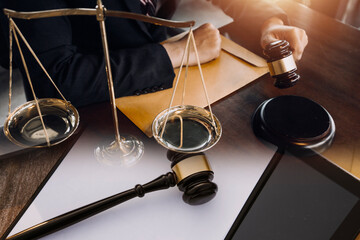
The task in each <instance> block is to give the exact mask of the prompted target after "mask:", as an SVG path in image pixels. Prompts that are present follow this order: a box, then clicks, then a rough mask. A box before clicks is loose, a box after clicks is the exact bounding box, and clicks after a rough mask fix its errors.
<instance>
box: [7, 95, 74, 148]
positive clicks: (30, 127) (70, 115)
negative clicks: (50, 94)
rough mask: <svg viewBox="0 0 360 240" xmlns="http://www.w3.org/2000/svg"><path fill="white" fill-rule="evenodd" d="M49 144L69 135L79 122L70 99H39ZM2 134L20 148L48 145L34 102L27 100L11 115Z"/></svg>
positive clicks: (53, 143)
mask: <svg viewBox="0 0 360 240" xmlns="http://www.w3.org/2000/svg"><path fill="white" fill-rule="evenodd" d="M38 103H39V107H40V111H41V113H42V117H43V120H44V125H45V127H46V130H47V134H48V136H49V140H50V146H52V145H56V144H58V143H60V142H62V141H64V140H65V139H67V138H68V137H70V136H71V135H72V134H73V133H74V132H75V130H76V129H77V127H78V125H79V113H78V111H77V110H76V108H75V107H74V106H73V105H71V104H70V103H69V102H66V101H64V100H61V99H55V98H42V99H38ZM4 134H5V136H6V137H7V138H8V139H9V140H10V141H11V142H13V143H15V144H17V145H19V146H21V147H47V146H48V144H47V141H46V138H45V131H44V129H43V126H42V124H41V120H40V117H39V114H38V111H37V107H36V103H35V101H34V100H33V101H29V102H27V103H25V104H23V105H21V106H19V107H18V108H16V109H15V111H14V112H13V113H12V114H10V116H9V117H8V118H7V120H6V122H5V124H4Z"/></svg>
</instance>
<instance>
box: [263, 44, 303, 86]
mask: <svg viewBox="0 0 360 240" xmlns="http://www.w3.org/2000/svg"><path fill="white" fill-rule="evenodd" d="M264 55H265V56H266V58H267V63H268V67H269V70H270V75H271V76H272V77H273V78H275V82H274V85H275V87H278V88H288V87H292V86H294V85H295V84H296V82H297V81H298V80H299V79H300V76H299V75H298V74H297V73H296V70H297V67H296V64H295V61H294V58H293V55H292V51H291V50H290V44H289V43H288V42H287V41H285V40H279V41H275V42H272V43H270V44H269V45H267V46H266V47H265V49H264Z"/></svg>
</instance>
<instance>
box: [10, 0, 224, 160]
mask: <svg viewBox="0 0 360 240" xmlns="http://www.w3.org/2000/svg"><path fill="white" fill-rule="evenodd" d="M4 13H5V15H6V16H7V17H8V18H9V44H10V47H9V48H10V54H9V56H10V61H9V62H10V63H9V65H10V68H9V72H10V74H9V75H10V76H9V116H8V118H7V120H6V122H5V124H4V133H5V135H6V136H7V138H8V139H9V140H10V141H12V142H14V143H15V144H17V145H19V146H22V147H46V146H48V147H49V146H53V145H56V144H58V143H60V142H62V141H64V140H66V139H67V138H69V137H70V136H71V135H72V134H73V133H74V132H75V130H76V129H77V127H78V125H79V120H80V119H79V114H78V112H77V110H76V108H75V107H74V106H73V105H71V103H70V102H69V101H67V100H66V99H65V97H64V96H63V95H62V93H61V92H60V90H59V89H58V88H57V86H56V84H55V83H54V81H53V80H52V78H51V76H50V75H49V74H48V73H47V71H46V69H45V68H44V66H43V65H42V64H41V62H40V60H39V59H38V57H37V56H36V54H35V52H34V51H33V49H32V48H31V46H30V45H29V43H28V42H27V40H26V39H25V37H24V36H23V34H22V33H21V31H20V29H19V28H18V27H17V25H16V23H15V22H14V20H13V18H20V19H27V20H30V19H37V18H47V17H58V16H70V15H88V16H89V15H90V16H96V19H97V20H98V22H99V24H100V32H101V39H102V46H103V51H104V57H105V63H106V65H105V70H106V75H107V82H108V89H109V95H110V103H111V107H112V117H113V122H114V126H115V141H114V142H112V143H111V144H110V145H107V146H101V147H98V148H97V149H95V151H94V152H95V156H96V158H98V159H111V158H118V159H120V160H121V159H125V160H126V161H128V162H133V161H136V160H137V159H139V158H141V156H142V154H143V151H144V146H143V143H142V142H141V141H139V140H137V139H136V138H135V137H133V136H127V137H126V138H125V137H124V136H120V133H119V123H118V118H117V110H116V105H115V94H114V84H113V78H112V72H111V65H110V57H109V50H108V41H107V36H106V29H105V17H120V18H127V19H134V20H140V21H143V22H148V23H152V24H155V25H161V26H166V27H173V28H184V27H188V28H190V31H189V34H188V38H187V43H186V46H185V49H184V52H183V56H182V62H181V66H180V69H179V74H178V75H177V78H176V81H175V86H174V88H173V93H172V96H171V99H170V103H169V108H168V109H165V110H164V111H163V112H161V113H159V115H158V116H157V117H156V118H155V119H154V121H153V125H152V130H153V136H154V138H155V139H156V140H157V142H158V143H160V144H161V145H162V146H164V147H165V148H167V149H169V150H173V151H177V152H186V153H196V152H202V151H205V150H207V149H209V148H211V147H212V146H214V145H215V144H216V143H217V142H218V140H219V139H220V137H221V132H222V129H221V125H220V122H219V120H218V119H217V118H216V117H215V116H214V114H213V113H212V110H211V106H210V101H209V97H208V94H207V90H206V86H205V81H204V77H203V74H202V70H201V66H200V61H199V56H198V52H197V49H196V44H195V39H194V35H193V32H192V27H193V26H194V24H195V22H194V21H186V22H180V21H171V20H165V19H161V18H156V17H150V16H146V15H142V14H136V13H130V12H123V11H113V10H107V9H106V8H105V7H104V6H103V4H102V2H101V0H98V1H97V6H96V8H95V9H88V8H75V9H56V10H45V11H36V12H16V11H13V10H9V9H4ZM18 35H19V36H20V38H21V39H22V40H23V42H24V43H25V45H26V47H27V48H28V50H29V51H30V53H31V54H32V56H33V57H34V58H35V60H36V61H37V63H38V64H39V65H40V67H41V69H42V70H43V71H44V73H45V74H46V76H47V77H48V78H49V80H50V81H51V83H52V85H53V86H54V87H55V88H56V90H57V91H58V93H59V94H60V96H61V97H62V99H55V98H44V99H38V98H37V97H36V95H35V91H34V88H33V85H32V81H31V78H30V74H29V71H28V68H27V65H26V61H25V58H24V55H23V52H22V50H21V47H20V44H19V39H18ZM13 37H14V38H15V41H16V44H17V47H18V49H19V53H20V57H21V60H22V63H23V67H24V70H25V73H26V75H27V78H28V82H29V85H30V88H31V91H32V94H33V98H34V100H33V101H30V102H27V103H26V104H24V105H21V106H20V107H18V108H17V109H15V111H14V112H13V113H11V86H12V61H13V54H12V47H13V46H12V45H13ZM190 42H191V43H192V46H193V49H194V51H195V54H196V58H197V65H198V68H199V72H200V76H201V81H202V84H203V88H204V92H205V97H206V100H207V104H208V107H209V111H207V110H205V109H203V108H200V107H197V106H192V105H184V104H183V103H184V95H185V87H184V89H183V96H182V97H183V99H182V105H179V106H172V105H173V100H174V96H175V92H176V89H177V86H178V83H179V80H180V75H181V71H182V69H183V66H184V63H185V58H186V56H187V60H186V70H185V71H186V72H185V79H184V81H186V78H187V71H188V61H189V53H190V45H191V44H190ZM184 86H185V84H184ZM174 123H176V125H177V126H175V127H176V128H178V130H175V132H174V131H173V130H172V132H170V131H169V129H173V127H174ZM189 123H190V124H192V127H195V129H196V128H199V129H200V132H202V133H203V136H202V138H201V139H200V140H199V141H200V142H199V141H195V142H194V141H193V142H190V143H188V141H187V139H190V138H191V137H188V136H187V135H188V134H184V132H185V131H186V126H187V125H188V124H189ZM167 124H168V125H169V126H168V127H167ZM187 132H188V131H187ZM173 135H175V136H176V137H175V138H177V139H174V137H173ZM204 136H205V137H204ZM191 139H193V138H191Z"/></svg>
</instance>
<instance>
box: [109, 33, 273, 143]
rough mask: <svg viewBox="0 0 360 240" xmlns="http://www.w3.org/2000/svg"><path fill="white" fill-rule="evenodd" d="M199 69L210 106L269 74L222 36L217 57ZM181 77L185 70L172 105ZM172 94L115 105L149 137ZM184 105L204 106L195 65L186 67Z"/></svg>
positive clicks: (178, 98)
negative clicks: (155, 121)
mask: <svg viewBox="0 0 360 240" xmlns="http://www.w3.org/2000/svg"><path fill="white" fill-rule="evenodd" d="M242 58H243V59H245V60H246V61H244V60H242ZM250 63H251V64H250ZM258 66H261V67H258ZM201 67H202V71H203V75H204V79H205V83H206V88H207V92H208V96H209V100H210V102H211V103H213V102H216V101H218V100H220V99H221V98H223V97H225V96H227V95H229V94H230V93H232V92H234V91H236V90H238V89H239V88H241V87H243V86H245V85H246V84H248V83H250V82H252V81H253V80H255V79H257V78H259V77H260V76H262V75H264V74H265V73H267V72H268V71H269V70H268V67H267V66H266V61H265V60H264V59H262V58H261V57H259V56H257V55H255V54H253V53H252V52H249V51H248V50H247V49H245V48H243V47H241V46H239V45H238V44H236V43H234V42H232V41H230V40H229V39H227V38H225V37H222V50H221V53H220V57H219V58H217V59H215V60H214V61H211V62H209V63H205V64H202V65H201ZM178 71H179V69H175V73H176V74H178ZM184 75H185V67H184V68H183V70H182V73H181V76H180V81H179V85H178V87H177V89H176V93H175V98H174V102H173V104H172V106H176V105H180V104H181V103H182V95H183V86H184V84H183V83H184ZM175 79H176V77H175ZM172 93H173V88H171V89H167V90H163V91H159V92H155V93H149V94H144V95H140V96H129V97H122V98H118V99H116V106H117V107H118V108H119V109H120V111H121V112H122V113H124V114H125V115H126V116H127V117H128V118H129V119H130V120H131V121H132V122H133V123H134V124H135V125H136V126H137V127H138V128H140V129H141V130H142V131H143V132H144V133H145V134H146V135H147V136H148V137H151V136H152V131H151V125H152V122H153V120H154V119H155V117H156V116H157V115H158V114H159V113H160V112H161V111H163V110H164V109H167V108H168V107H169V104H170V99H171V96H172ZM184 104H185V105H196V106H200V107H206V106H207V101H206V97H205V92H204V89H203V85H202V81H201V77H200V73H199V69H198V67H197V66H194V67H189V72H188V77H187V81H186V88H185V98H184Z"/></svg>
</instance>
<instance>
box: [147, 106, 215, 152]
mask: <svg viewBox="0 0 360 240" xmlns="http://www.w3.org/2000/svg"><path fill="white" fill-rule="evenodd" d="M167 115H168V117H167ZM213 117H214V123H213V120H212V117H211V113H210V112H209V111H207V110H205V109H203V108H200V107H196V106H190V105H181V106H174V107H171V108H169V109H165V110H164V111H162V112H161V113H160V114H159V115H157V116H156V118H155V119H154V121H153V124H152V132H153V135H154V138H155V139H156V141H157V142H158V143H159V144H161V145H162V146H164V147H165V148H167V149H169V150H172V151H176V152H185V153H196V152H203V151H205V150H208V149H209V148H211V147H212V146H214V145H215V144H216V143H217V142H218V141H219V139H220V137H221V132H222V129H221V125H220V122H219V120H218V119H217V118H216V117H215V116H214V115H213ZM165 121H167V122H166V125H165V124H164V123H165ZM164 125H165V130H164V132H163V127H164ZM181 126H182V127H183V130H181ZM162 132H163V133H162Z"/></svg>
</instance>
